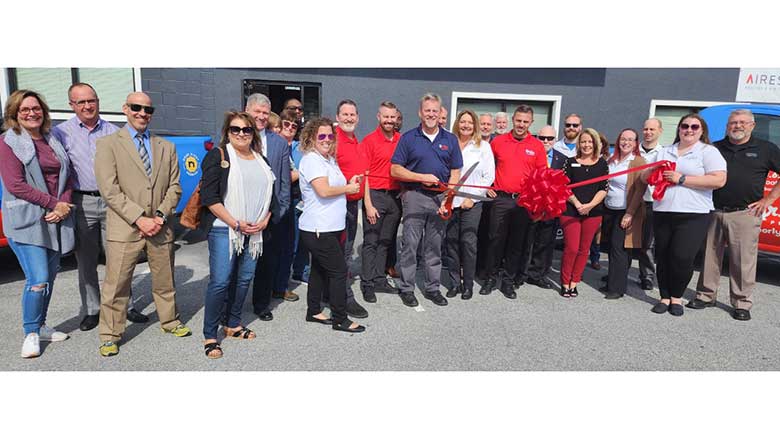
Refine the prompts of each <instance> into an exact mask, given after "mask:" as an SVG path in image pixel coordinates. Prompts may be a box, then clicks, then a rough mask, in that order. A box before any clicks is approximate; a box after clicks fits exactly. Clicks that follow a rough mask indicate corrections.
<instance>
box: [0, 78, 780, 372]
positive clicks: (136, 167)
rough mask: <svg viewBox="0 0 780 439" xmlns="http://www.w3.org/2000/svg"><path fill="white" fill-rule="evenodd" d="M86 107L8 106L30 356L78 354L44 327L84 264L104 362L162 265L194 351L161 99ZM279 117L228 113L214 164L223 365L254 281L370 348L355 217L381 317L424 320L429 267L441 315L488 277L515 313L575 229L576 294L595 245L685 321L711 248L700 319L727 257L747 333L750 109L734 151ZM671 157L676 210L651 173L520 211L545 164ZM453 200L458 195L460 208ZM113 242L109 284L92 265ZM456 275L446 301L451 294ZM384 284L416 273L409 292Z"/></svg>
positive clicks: (205, 216)
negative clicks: (409, 315) (419, 309)
mask: <svg viewBox="0 0 780 439" xmlns="http://www.w3.org/2000/svg"><path fill="white" fill-rule="evenodd" d="M68 99H69V102H70V105H71V107H72V109H73V111H74V113H75V116H74V117H73V118H72V119H70V120H68V121H65V122H63V123H61V124H59V125H57V126H56V127H52V126H51V119H50V115H49V109H48V107H47V105H46V102H45V100H44V99H43V97H42V96H41V95H40V94H38V93H36V92H34V91H30V90H17V91H15V92H14V93H13V94H12V95H11V96H10V98H9V100H8V102H7V104H6V108H5V112H4V129H5V130H6V132H5V134H4V135H3V136H2V137H1V138H0V172H2V179H3V183H4V184H3V226H4V231H5V233H6V235H7V236H8V238H9V243H10V246H11V248H12V250H13V251H14V253H15V254H16V256H17V258H18V260H19V263H20V265H21V266H22V269H23V270H24V273H25V276H26V282H25V287H24V292H23V299H22V319H23V326H24V332H25V339H24V342H23V346H22V356H23V357H25V358H30V357H35V356H38V355H40V341H41V340H47V341H62V340H65V339H67V338H68V335H67V334H64V333H61V332H59V331H56V330H54V329H52V328H51V327H49V326H47V325H46V313H47V309H48V306H49V301H50V298H51V292H52V289H53V283H54V280H55V277H56V273H57V270H58V269H59V259H60V257H61V255H62V254H64V253H67V252H70V251H71V250H74V249H75V251H74V253H75V255H76V259H77V263H78V271H79V290H80V293H81V299H82V310H81V313H82V315H83V320H82V322H81V325H80V329H81V330H84V331H89V330H91V329H93V328H95V327H96V326H99V336H100V341H101V344H100V346H99V352H100V354H101V355H103V356H112V355H116V354H117V353H118V344H119V342H120V341H121V338H122V335H123V333H124V330H125V326H126V320H128V319H129V320H131V321H133V322H141V321H144V320H146V319H148V317H147V316H144V315H143V314H141V313H140V312H138V311H137V310H135V309H134V308H133V306H132V300H130V299H131V283H132V275H133V270H134V268H135V265H136V264H137V262H138V260H139V257H140V256H141V254H142V253H144V252H145V254H146V255H147V258H148V260H149V266H150V271H151V275H152V295H153V298H154V302H155V306H156V308H157V312H158V315H159V319H160V323H161V327H162V331H163V332H165V333H169V334H172V335H174V336H177V337H184V336H188V335H190V334H191V330H190V329H189V328H188V327H186V326H185V325H184V324H183V323H182V322H181V321H180V320H179V315H178V312H177V308H176V301H175V285H174V276H173V271H174V265H175V264H174V253H173V242H172V241H173V230H172V228H171V224H170V222H169V216H170V215H172V214H173V213H174V211H175V207H176V205H177V203H178V202H179V199H180V197H181V193H182V191H181V186H180V184H179V168H178V165H177V163H178V160H177V156H176V151H175V148H174V146H173V145H172V144H171V143H170V142H168V141H166V140H164V139H162V138H160V137H157V136H154V135H152V134H151V133H150V130H149V124H150V121H151V119H152V115H153V113H154V107H153V106H152V101H151V99H150V98H149V96H148V95H146V94H144V93H140V92H137V93H131V94H130V95H128V97H127V99H126V102H125V104H124V105H123V107H122V110H123V112H124V114H125V115H126V116H127V121H128V122H127V124H126V125H125V126H124V127H123V128H121V129H120V128H118V127H116V126H114V125H112V124H111V123H109V122H107V121H105V120H103V119H102V118H101V117H100V115H99V99H98V97H97V93H96V92H95V90H94V88H93V87H91V86H90V85H89V84H85V83H78V84H74V85H73V86H71V87H70V89H69V90H68ZM283 108H284V109H283V111H281V112H280V113H279V114H278V115H277V114H275V113H272V112H271V101H270V100H269V99H268V97H267V96H265V95H262V94H253V95H251V96H249V97H248V98H247V101H246V107H245V109H244V111H240V112H239V111H229V112H227V113H225V117H224V121H223V124H222V129H221V134H220V140H219V143H218V145H217V146H216V147H215V148H213V149H212V150H211V151H209V152H208V154H207V155H206V157H205V158H204V159H203V162H202V171H203V172H202V178H201V181H200V185H199V197H200V198H199V199H200V204H201V206H202V211H201V213H200V215H199V220H200V221H199V222H200V227H201V228H202V229H203V231H204V232H205V233H206V234H207V237H208V249H209V282H208V286H207V288H206V292H205V300H204V305H205V306H204V319H203V337H204V343H203V346H204V351H205V355H206V356H207V357H208V358H212V359H215V358H220V357H222V356H223V348H222V346H221V344H220V336H219V332H220V327H221V329H222V333H223V335H224V337H231V338H238V339H245V340H249V339H254V338H256V334H255V332H254V331H252V330H251V329H249V328H248V327H247V326H246V325H244V324H243V323H242V309H243V306H244V302H245V300H246V296H247V294H248V292H249V288H250V285H251V286H252V305H253V311H254V313H255V314H256V315H257V316H258V318H259V319H260V320H261V321H270V320H272V319H273V314H272V309H271V299H272V298H277V299H282V300H285V301H295V300H298V299H299V297H298V295H296V294H295V293H293V292H292V291H289V289H288V282H289V280H290V278H291V277H292V279H295V280H299V281H307V282H308V289H307V310H306V315H305V320H306V321H307V322H312V323H319V324H324V325H328V326H330V327H331V328H332V329H334V330H338V331H346V332H351V333H359V332H363V331H364V330H365V327H364V326H363V325H360V324H358V323H356V322H353V321H352V320H350V319H349V317H353V318H365V317H367V316H368V311H367V310H366V309H365V307H364V306H363V305H361V303H360V302H359V301H358V300H357V299H356V297H355V294H354V293H353V290H352V288H351V287H350V285H349V281H350V279H351V278H352V277H353V274H352V273H351V271H350V269H349V267H350V264H351V260H352V256H353V253H354V251H355V249H354V242H355V240H356V235H357V231H358V218H359V217H362V225H363V243H362V258H361V259H362V265H361V267H360V273H359V274H360V284H359V285H360V287H359V288H360V292H361V296H362V299H363V301H364V302H367V303H374V302H376V301H377V293H391V294H398V295H399V296H400V299H401V301H402V302H403V304H404V305H407V306H410V307H415V306H417V305H418V304H419V302H418V300H417V297H416V296H415V293H414V290H415V287H416V278H417V272H418V269H419V270H421V271H422V272H423V276H424V282H423V284H422V285H421V290H422V294H423V297H424V298H425V299H427V300H430V301H431V302H433V303H434V304H436V305H439V306H445V305H447V304H448V302H447V298H453V297H457V296H458V295H460V297H461V299H463V300H469V299H471V298H472V296H473V291H474V287H475V283H476V279H478V278H483V281H482V286H481V288H480V290H479V293H480V294H482V295H487V294H491V292H492V291H493V290H494V289H498V290H499V291H500V292H501V294H503V295H504V296H505V297H506V298H508V299H516V298H517V289H518V288H519V287H520V286H522V285H523V284H524V283H526V282H527V283H529V284H533V285H536V286H538V287H541V288H547V289H549V288H552V284H551V282H550V281H549V279H548V277H549V273H550V268H551V266H552V261H553V250H554V247H555V237H556V234H557V230H558V229H559V228H560V229H562V231H563V237H564V250H563V256H562V259H561V267H560V295H561V296H563V297H565V298H574V297H577V296H578V294H579V291H578V290H577V286H578V284H579V283H580V282H581V280H582V275H583V271H584V270H585V266H586V264H587V263H588V258H589V257H590V256H591V255H592V254H593V253H594V242H595V244H596V247H595V252H596V255H597V257H598V252H599V251H600V250H599V244H601V245H604V247H605V248H608V255H609V271H608V274H607V275H606V276H604V278H602V279H603V280H604V281H605V282H606V284H605V286H604V287H603V288H602V291H603V292H604V293H606V294H605V298H607V299H619V298H620V297H622V296H623V295H624V294H625V293H626V291H627V288H628V270H629V267H630V265H631V260H632V258H633V257H636V258H638V259H639V265H640V286H641V287H642V289H645V290H649V289H652V288H653V287H654V281H655V280H656V279H657V284H658V289H659V292H660V295H661V300H660V301H659V302H658V303H657V304H655V305H654V306H653V308H652V311H653V312H655V313H666V312H668V313H669V314H671V315H675V316H679V315H682V314H683V307H682V302H681V298H682V295H683V293H684V292H685V289H686V287H687V285H688V283H689V282H690V279H691V277H692V275H693V269H694V259H695V257H696V254H697V252H698V250H699V249H700V248H701V247H702V244H703V243H705V242H706V245H705V246H704V255H705V257H704V266H703V270H702V273H701V275H700V277H699V282H698V286H697V296H696V298H695V299H694V300H692V301H690V302H689V303H688V305H687V306H688V307H689V308H694V309H700V308H705V307H711V306H713V305H714V304H715V299H716V294H717V287H718V280H719V277H720V268H721V262H722V256H723V253H724V248H728V250H729V256H730V258H729V259H730V261H731V267H730V277H731V285H730V290H731V291H730V292H731V304H732V306H733V307H734V311H733V317H734V318H735V319H738V320H749V319H750V308H751V306H752V299H751V291H752V288H753V285H754V283H755V270H756V257H757V243H758V234H759V231H760V223H761V217H762V214H763V213H764V211H765V210H766V208H767V207H768V206H770V205H771V204H772V203H773V202H774V201H775V200H776V199H777V198H778V197H779V196H780V186H778V187H775V188H774V189H773V190H772V191H771V192H770V193H769V194H768V195H767V196H764V194H763V186H764V182H765V179H766V175H767V172H769V171H775V172H778V171H780V150H779V149H778V148H777V146H775V145H773V144H771V143H769V142H767V141H765V140H760V139H757V138H754V136H753V135H752V130H753V128H754V126H755V121H754V118H753V115H752V114H751V113H750V111H749V110H737V111H735V112H733V113H732V114H731V115H730V117H729V120H728V126H727V127H726V132H727V137H726V138H725V139H723V140H719V141H717V142H715V143H714V144H712V143H711V142H710V139H709V137H708V129H707V124H706V123H705V121H704V120H703V119H702V118H701V117H699V116H698V115H697V114H688V115H685V116H684V117H682V118H681V119H680V121H679V123H678V125H677V127H676V130H677V132H676V139H675V141H674V143H673V144H672V145H669V146H661V145H659V144H658V139H659V138H660V135H661V133H662V131H663V127H662V124H661V121H660V120H658V119H654V118H653V119H648V120H647V121H645V123H644V127H643V130H642V140H641V141H640V136H639V133H638V132H637V131H636V130H634V129H630V128H627V129H623V130H622V131H621V132H620V133H619V134H618V136H617V139H616V141H615V142H614V145H615V146H614V151H613V152H610V148H609V141H608V140H607V139H606V138H605V136H604V135H603V134H600V133H599V132H598V131H596V130H594V129H592V128H586V127H584V125H583V118H582V116H580V115H578V114H569V115H567V116H566V117H565V118H564V137H563V138H562V139H561V140H558V141H556V137H557V135H556V131H555V129H554V128H553V127H552V126H544V127H542V128H541V129H539V130H538V132H537V133H535V134H533V133H531V131H530V128H531V126H532V124H533V123H534V111H533V108H532V107H530V106H528V105H519V106H518V107H517V108H516V109H515V110H514V112H513V113H512V114H511V117H510V115H508V114H505V113H499V114H496V115H492V114H480V115H477V114H476V113H475V112H473V111H471V110H468V109H466V110H462V111H459V112H458V113H457V114H456V115H455V118H454V121H453V124H452V131H451V132H450V131H448V130H447V129H445V126H446V121H447V114H446V109H445V108H444V107H443V106H442V101H441V98H440V97H439V96H437V95H435V94H432V93H427V94H425V95H424V96H422V97H421V99H420V101H419V111H418V115H419V118H420V124H419V125H418V126H416V127H414V128H412V129H410V130H408V131H406V132H403V133H402V132H401V121H400V117H401V114H400V111H399V110H398V108H397V107H396V105H395V104H393V103H392V102H390V101H384V102H381V103H380V104H379V108H378V111H377V115H376V117H377V128H376V129H375V130H374V131H373V132H371V133H370V134H369V135H367V136H366V137H365V138H364V139H362V141H360V140H358V139H357V137H356V135H355V131H356V128H357V125H358V122H359V112H358V105H357V103H355V102H354V101H352V100H349V99H345V100H343V101H341V102H339V104H338V105H337V107H336V118H335V121H334V120H331V119H328V118H324V117H317V118H313V119H312V120H308V121H306V123H305V124H304V123H303V105H302V103H301V102H300V101H298V100H297V99H290V100H288V101H287V102H285V103H284V106H283ZM510 121H511V126H510V125H509V122H510ZM662 160H668V161H670V162H673V163H674V164H675V167H674V168H672V169H669V170H665V171H663V174H662V178H663V180H666V181H667V182H668V183H669V187H667V188H666V191H665V194H663V197H661V198H658V197H656V198H653V197H652V193H653V191H654V188H653V187H652V186H650V185H648V183H647V182H648V178H649V177H650V176H651V175H652V174H653V169H646V168H643V169H642V170H640V171H638V172H630V173H628V174H623V175H619V176H616V177H614V178H609V179H606V180H602V181H599V182H596V183H591V184H586V185H584V186H580V187H577V188H575V189H573V190H572V195H571V196H570V197H569V199H568V200H566V210H565V212H564V213H563V214H562V216H561V217H560V218H554V219H543V220H539V221H534V219H533V218H532V216H531V214H530V213H529V212H528V211H527V210H526V208H524V207H521V206H520V205H519V204H518V197H522V195H523V190H524V187H525V186H526V185H527V184H528V183H529V181H528V179H529V176H530V175H531V173H532V172H533V171H534V170H536V169H543V168H546V167H551V168H554V169H560V170H561V172H563V173H564V174H565V175H566V176H567V177H568V179H569V180H570V181H571V182H572V183H577V182H583V181H586V180H591V179H594V178H598V177H603V176H607V175H608V174H616V173H620V172H621V171H627V170H630V169H631V168H638V167H642V166H644V165H646V164H649V163H653V162H657V161H662ZM727 162H728V169H727ZM448 189H455V190H457V194H456V195H455V196H454V199H450V200H449V202H448V198H451V197H448V191H447V190H448ZM361 202H362V203H361ZM361 207H362V208H361ZM445 218H447V219H445ZM401 224H402V225H403V226H402V227H401V239H400V246H399V247H400V254H399V249H398V247H397V244H398V243H397V239H396V238H397V236H398V230H399V226H400V225H401ZM101 246H102V247H104V248H105V251H106V274H105V279H104V282H103V284H102V286H101V285H99V284H98V276H97V269H96V267H97V263H98V254H99V253H100V252H99V250H100V248H101ZM397 255H398V256H397ZM396 257H397V261H396ZM597 260H598V258H597ZM396 266H397V270H396ZM442 267H444V268H446V271H447V279H446V280H445V285H446V290H447V291H446V296H447V298H445V297H444V296H443V295H442V294H441V291H440V287H441V278H442V276H441V272H442ZM388 276H390V277H398V280H397V282H396V283H397V287H396V286H394V285H393V284H392V283H391V282H389V281H388ZM323 303H327V304H328V305H329V308H330V314H329V315H328V314H326V313H325V312H324V307H323Z"/></svg>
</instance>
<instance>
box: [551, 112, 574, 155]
mask: <svg viewBox="0 0 780 439" xmlns="http://www.w3.org/2000/svg"><path fill="white" fill-rule="evenodd" d="M581 131H582V117H581V116H580V115H579V114H576V113H571V114H569V115H568V116H566V117H565V118H564V119H563V139H561V140H559V141H557V142H555V144H554V145H553V147H552V150H553V152H552V159H551V160H550V167H551V168H553V169H561V168H562V167H563V163H564V162H566V159H568V158H569V157H574V155H575V154H576V153H577V151H576V146H577V136H579V135H580V132H581Z"/></svg>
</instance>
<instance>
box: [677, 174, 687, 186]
mask: <svg viewBox="0 0 780 439" xmlns="http://www.w3.org/2000/svg"><path fill="white" fill-rule="evenodd" d="M683 183H685V176H684V175H683V176H680V179H679V180H677V185H678V186H682V185H683Z"/></svg>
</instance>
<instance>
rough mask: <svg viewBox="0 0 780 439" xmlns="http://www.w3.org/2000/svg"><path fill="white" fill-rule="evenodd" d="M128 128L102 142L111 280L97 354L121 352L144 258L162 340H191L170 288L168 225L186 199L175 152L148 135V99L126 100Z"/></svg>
mask: <svg viewBox="0 0 780 439" xmlns="http://www.w3.org/2000/svg"><path fill="white" fill-rule="evenodd" d="M122 111H123V112H124V113H125V115H126V116H127V125H125V127H124V128H122V129H121V130H119V131H117V132H116V133H114V134H111V135H108V136H105V137H102V138H100V139H98V141H97V150H96V153H95V176H96V178H97V184H98V188H99V190H100V194H101V196H102V197H103V199H104V200H105V201H106V204H107V205H108V212H107V215H106V222H107V226H106V232H107V246H106V276H105V280H104V281H103V288H102V291H101V297H100V341H101V346H100V354H101V355H103V356H104V357H108V356H111V355H116V354H117V353H118V352H119V349H118V347H117V342H119V340H120V339H121V338H122V334H123V333H124V331H125V324H126V320H127V301H128V300H129V295H130V285H131V283H132V279H133V271H134V270H135V265H136V263H137V261H138V257H139V256H140V255H141V252H142V251H144V250H146V254H147V257H148V259H149V269H150V271H151V273H152V295H153V297H154V304H155V307H156V308H157V315H158V317H159V319H160V324H161V325H162V330H163V332H167V333H172V334H173V335H176V336H177V337H184V336H187V335H190V334H191V331H190V330H189V328H187V327H186V326H184V325H182V323H181V321H179V315H178V312H177V311H176V302H175V293H176V291H175V287H174V280H173V265H174V254H173V230H172V228H171V226H170V225H169V224H168V222H167V217H168V216H169V215H172V214H173V212H174V209H175V208H176V204H177V203H178V202H179V199H180V198H181V185H180V184H179V165H178V158H177V156H176V149H175V148H174V146H173V144H172V143H170V142H168V141H166V140H164V139H162V138H160V137H156V136H152V135H151V134H150V133H149V130H148V126H149V122H150V121H151V119H152V113H153V112H154V107H152V100H151V99H150V98H149V96H147V95H146V94H145V93H140V92H139V93H131V94H129V95H128V96H127V100H126V103H125V104H124V105H123V106H122Z"/></svg>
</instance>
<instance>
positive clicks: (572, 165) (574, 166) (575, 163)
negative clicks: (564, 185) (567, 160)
mask: <svg viewBox="0 0 780 439" xmlns="http://www.w3.org/2000/svg"><path fill="white" fill-rule="evenodd" d="M581 166H582V165H581V164H579V163H577V162H574V163H572V164H571V167H572V168H579V167H581Z"/></svg>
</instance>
